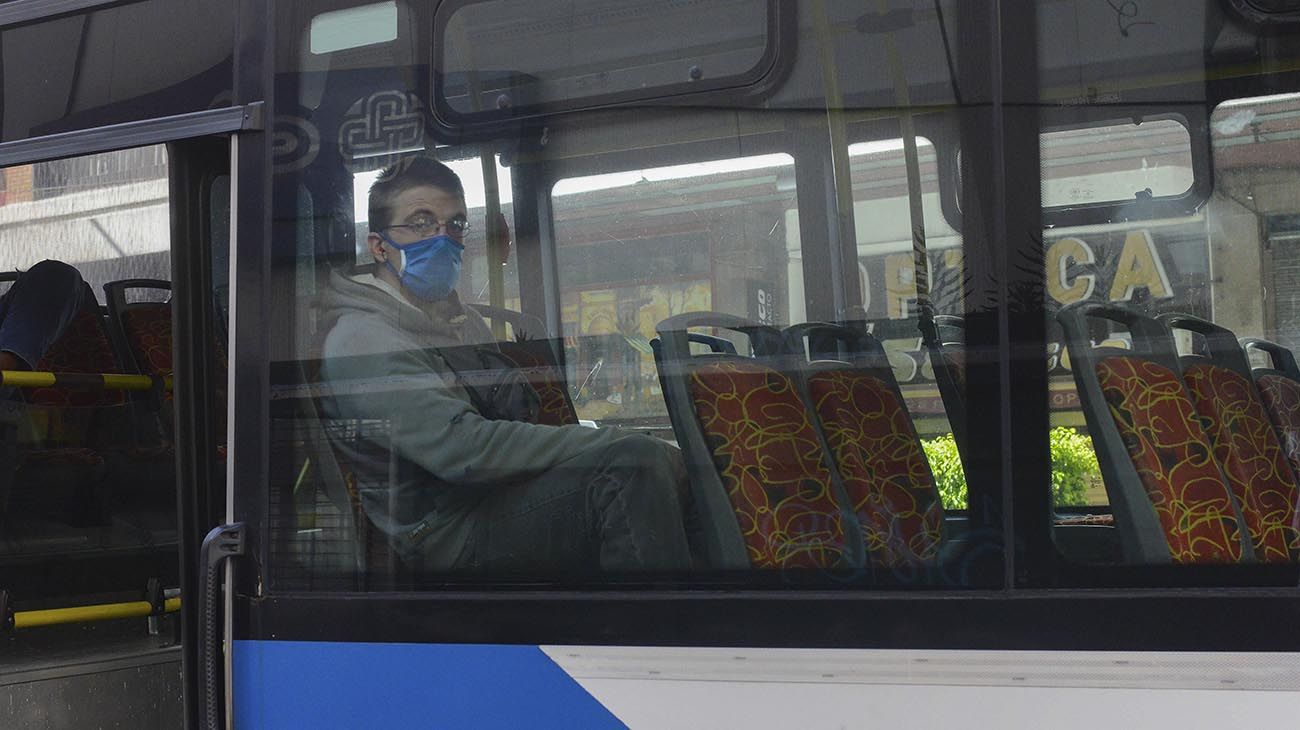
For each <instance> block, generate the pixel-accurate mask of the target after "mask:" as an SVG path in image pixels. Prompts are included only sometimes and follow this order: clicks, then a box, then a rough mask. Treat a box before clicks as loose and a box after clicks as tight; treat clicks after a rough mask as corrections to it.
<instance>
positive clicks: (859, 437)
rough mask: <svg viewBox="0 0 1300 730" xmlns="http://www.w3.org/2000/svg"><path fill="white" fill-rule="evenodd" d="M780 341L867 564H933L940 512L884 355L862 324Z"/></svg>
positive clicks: (798, 333) (817, 326)
mask: <svg viewBox="0 0 1300 730" xmlns="http://www.w3.org/2000/svg"><path fill="white" fill-rule="evenodd" d="M785 337H786V344H787V348H788V349H789V351H790V352H791V353H792V354H794V355H796V356H798V357H799V359H800V360H801V361H803V362H802V364H801V369H802V371H803V380H804V383H805V385H806V387H807V393H808V397H809V402H810V403H812V406H813V413H814V414H815V416H816V418H817V421H818V423H819V425H820V427H821V430H822V432H823V433H824V434H825V436H826V442H827V444H828V445H829V446H830V450H831V455H832V456H833V457H834V460H835V464H836V466H837V467H838V470H839V476H840V478H841V479H842V480H843V483H844V489H845V492H846V494H847V495H848V498H849V503H850V505H851V507H852V509H853V512H854V514H855V515H857V519H858V524H859V526H860V528H861V531H862V537H863V540H864V541H865V547H866V552H867V557H868V558H869V559H870V560H871V561H872V562H873V563H875V564H877V565H880V566H882V567H888V568H895V567H901V566H906V565H918V564H933V563H935V562H936V561H937V560H938V558H939V551H940V548H941V546H942V544H943V505H942V502H941V500H940V497H939V490H938V487H937V486H936V484H935V480H934V474H933V473H932V472H931V471H930V463H929V461H928V460H927V459H926V457H925V451H924V449H923V448H922V447H921V439H920V436H919V435H918V434H917V432H916V428H915V426H914V425H913V423H912V419H911V417H910V416H909V415H908V412H907V407H906V406H905V405H904V402H903V395H902V392H901V391H900V390H899V387H898V380H897V379H896V378H895V377H894V371H893V369H892V368H891V367H890V366H889V360H888V357H887V356H886V354H885V350H884V348H883V347H882V346H881V344H880V342H879V341H877V340H876V339H875V338H874V337H872V336H871V335H870V334H868V333H867V331H866V328H865V327H864V326H862V323H854V324H850V325H848V326H845V325H836V324H825V323H808V324H801V325H794V326H792V327H789V328H787V329H786V330H785ZM805 341H806V343H807V344H806V345H805ZM805 354H806V356H807V359H805Z"/></svg>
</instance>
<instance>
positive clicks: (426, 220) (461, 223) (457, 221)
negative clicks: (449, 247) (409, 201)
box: [384, 215, 469, 239]
mask: <svg viewBox="0 0 1300 730" xmlns="http://www.w3.org/2000/svg"><path fill="white" fill-rule="evenodd" d="M394 228H405V229H406V230H408V231H410V232H411V233H413V234H415V236H416V237H417V238H428V237H430V236H433V235H435V234H437V233H438V230H439V229H445V230H446V231H447V235H448V236H451V237H452V238H456V239H460V238H464V237H465V234H466V233H468V232H469V221H468V220H466V219H465V216H463V215H458V216H456V217H454V218H452V219H451V220H449V221H440V220H438V219H437V218H434V217H433V216H431V215H417V216H416V217H415V218H412V219H411V222H410V223H399V224H397V225H392V226H388V227H387V228H386V229H384V230H388V231H391V230H393V229H394Z"/></svg>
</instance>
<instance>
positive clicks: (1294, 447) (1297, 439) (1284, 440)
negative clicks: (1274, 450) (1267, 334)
mask: <svg viewBox="0 0 1300 730" xmlns="http://www.w3.org/2000/svg"><path fill="white" fill-rule="evenodd" d="M1241 345H1242V348H1243V349H1245V350H1247V351H1250V350H1254V351H1256V352H1262V353H1264V354H1265V355H1267V356H1268V357H1269V360H1270V361H1271V362H1270V364H1271V365H1272V367H1267V368H1255V369H1254V370H1252V371H1251V375H1252V377H1254V379H1255V385H1257V386H1258V387H1259V394H1260V397H1261V398H1262V399H1263V401H1264V407H1265V408H1266V409H1267V410H1268V415H1269V420H1270V421H1272V423H1273V428H1274V429H1276V430H1277V435H1278V438H1279V440H1280V441H1281V444H1282V451H1283V454H1284V455H1285V456H1286V459H1287V461H1288V462H1289V463H1290V464H1291V469H1292V471H1293V472H1295V473H1296V474H1298V475H1300V367H1297V365H1296V359H1295V355H1293V354H1292V353H1291V351H1290V350H1288V349H1286V348H1285V347H1283V346H1281V345H1279V344H1277V343H1276V342H1270V341H1268V340H1262V339H1259V338H1256V337H1247V338H1244V339H1242V340H1241Z"/></svg>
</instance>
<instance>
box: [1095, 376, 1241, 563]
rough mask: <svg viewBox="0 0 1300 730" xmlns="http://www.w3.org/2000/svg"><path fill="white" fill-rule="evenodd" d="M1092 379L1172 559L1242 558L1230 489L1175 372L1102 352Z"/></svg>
mask: <svg viewBox="0 0 1300 730" xmlns="http://www.w3.org/2000/svg"><path fill="white" fill-rule="evenodd" d="M1097 379H1098V380H1099V381H1100V383H1101V391H1102V395H1103V397H1104V398H1105V399H1106V403H1107V404H1108V405H1109V407H1110V414H1111V417H1112V418H1113V419H1114V421H1115V427H1116V428H1117V429H1118V431H1119V435H1120V438H1121V439H1123V441H1124V445H1125V447H1126V448H1127V450H1128V456H1129V459H1130V460H1132V462H1133V467H1134V469H1136V470H1137V474H1138V478H1139V479H1140V480H1141V482H1142V487H1143V489H1144V490H1145V491H1146V494H1147V498H1148V499H1150V500H1151V506H1152V507H1153V508H1154V509H1155V512H1156V516H1157V518H1158V519H1159V521H1160V526H1161V528H1162V529H1163V530H1164V537H1165V542H1166V543H1167V544H1168V545H1169V554H1170V557H1171V558H1172V560H1173V561H1174V562H1176V563H1215V562H1217V563H1227V562H1237V561H1240V560H1241V557H1242V548H1241V542H1240V529H1241V528H1240V526H1239V525H1238V523H1237V517H1236V513H1235V511H1234V509H1233V502H1232V494H1231V492H1230V491H1229V489H1228V485H1227V484H1225V483H1224V481H1223V474H1222V473H1221V472H1220V471H1219V467H1218V464H1216V463H1215V461H1214V456H1213V451H1212V449H1211V447H1210V441H1209V439H1208V438H1207V437H1206V436H1205V432H1204V431H1203V430H1202V429H1201V427H1200V423H1199V422H1198V420H1197V414H1196V408H1195V406H1193V405H1192V402H1191V399H1189V398H1188V397H1187V393H1186V391H1184V390H1183V384H1182V383H1181V382H1180V381H1179V379H1178V376H1177V375H1176V374H1174V372H1173V371H1171V370H1170V369H1169V368H1166V367H1164V366H1162V365H1159V364H1157V363H1154V362H1151V361H1149V360H1142V359H1139V358H1134V357H1127V356H1114V357H1107V358H1104V359H1102V360H1101V362H1099V363H1097Z"/></svg>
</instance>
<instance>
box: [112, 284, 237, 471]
mask: <svg viewBox="0 0 1300 730" xmlns="http://www.w3.org/2000/svg"><path fill="white" fill-rule="evenodd" d="M171 286H172V285H171V282H169V281H163V280H162V279H122V280H120V281H111V282H109V283H107V284H105V285H104V298H105V299H106V301H107V302H108V313H109V320H110V322H111V324H112V330H113V333H114V334H113V339H114V341H115V342H116V343H117V350H118V352H119V353H121V358H122V360H123V361H124V362H125V363H127V365H128V366H130V367H131V368H132V369H133V370H134V371H135V372H138V373H141V374H144V375H155V376H158V377H169V376H171V375H173V374H174V364H173V360H172V306H171V303H170V301H161V302H160V301H140V302H130V301H128V299H129V297H128V292H130V291H131V290H139V289H150V290H156V291H166V292H170V291H171ZM168 298H169V299H170V297H168ZM212 346H213V352H214V353H215V357H216V362H215V365H216V370H215V372H213V373H212V379H213V383H214V384H215V388H216V393H215V403H214V408H213V413H212V429H213V434H214V435H215V436H216V438H217V439H218V441H219V442H220V445H219V446H218V449H219V452H222V453H224V449H225V446H224V445H225V441H226V419H227V413H226V411H227V408H226V403H227V398H226V376H227V371H228V369H229V363H228V361H227V358H226V348H225V344H224V343H223V342H222V338H221V337H220V336H215V337H214V338H213V342H212ZM172 394H173V393H172V390H171V389H165V390H163V391H162V399H163V402H164V406H168V407H169V405H170V403H171V400H172ZM163 411H164V412H163V414H162V415H163V419H162V420H163V422H164V428H165V429H167V430H168V431H170V423H171V414H170V413H169V412H167V411H168V408H166V407H165V408H164V409H163Z"/></svg>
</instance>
